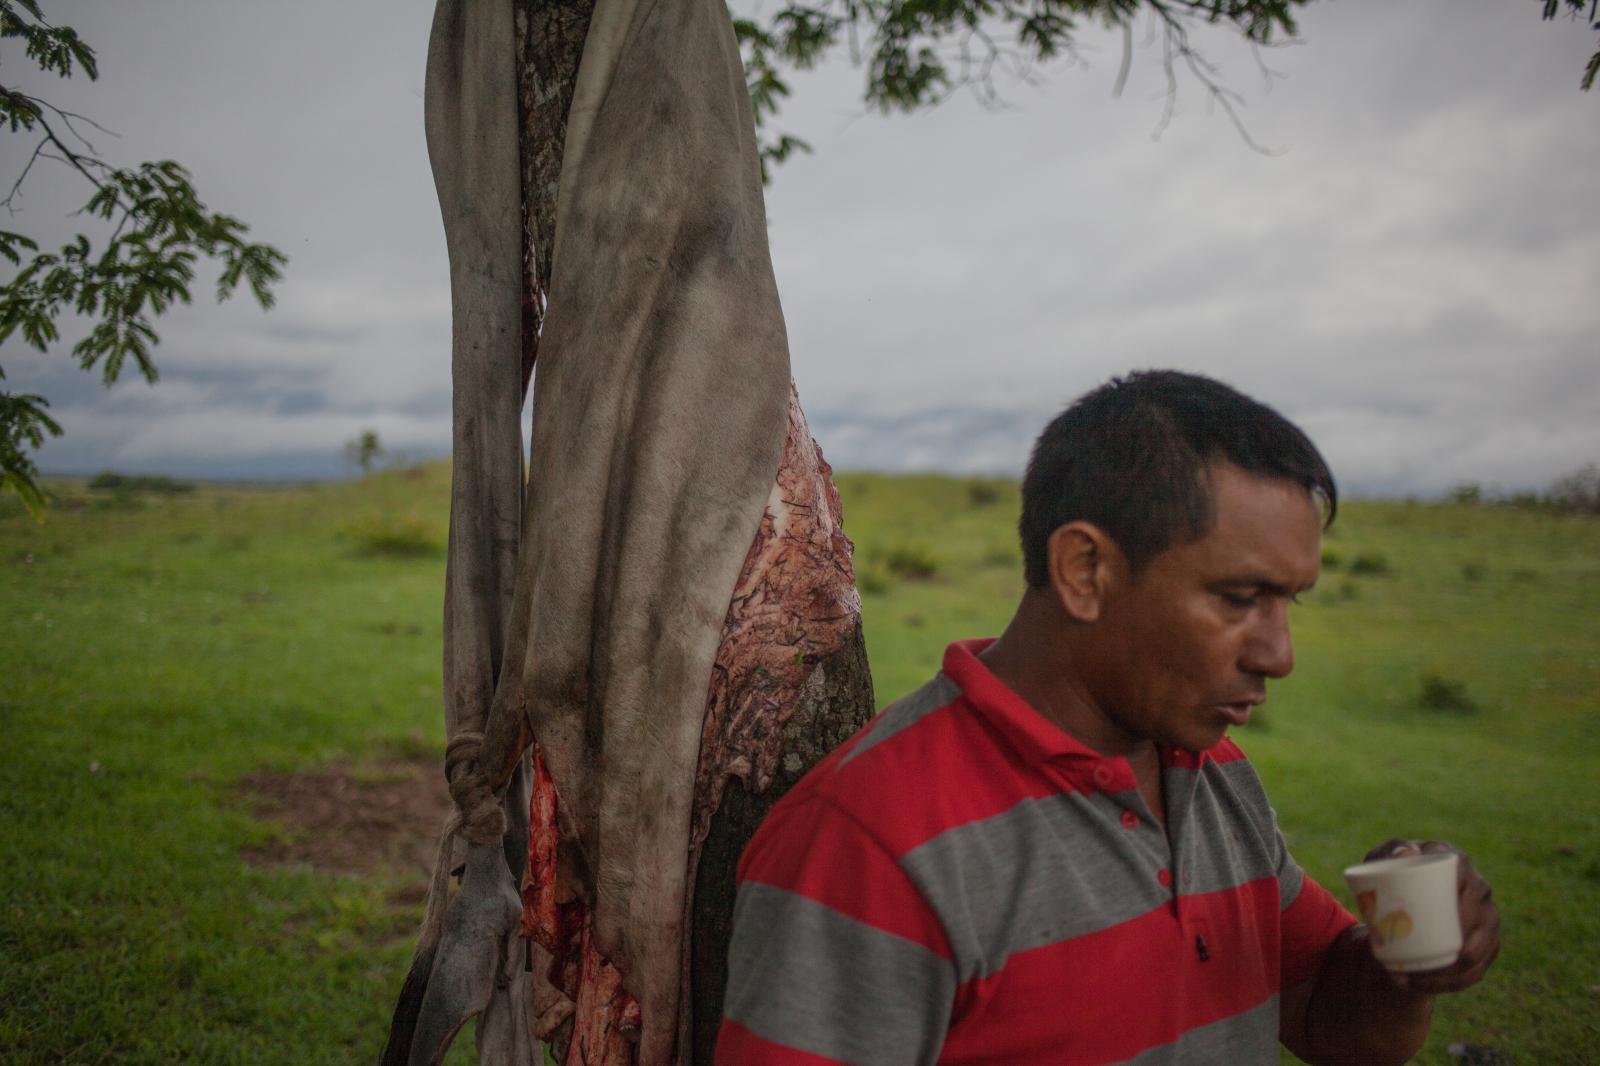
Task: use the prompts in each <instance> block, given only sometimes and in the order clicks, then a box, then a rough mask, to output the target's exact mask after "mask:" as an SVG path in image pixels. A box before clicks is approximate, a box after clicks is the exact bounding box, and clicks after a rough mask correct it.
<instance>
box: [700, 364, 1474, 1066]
mask: <svg viewBox="0 0 1600 1066" xmlns="http://www.w3.org/2000/svg"><path fill="white" fill-rule="evenodd" d="M1022 492H1023V504H1022V522H1021V531H1022V541H1023V552H1024V563H1025V568H1026V575H1027V584H1028V587H1027V591H1026V592H1025V593H1024V595H1023V598H1022V602H1021V604H1020V605H1019V606H1018V608H1017V611H1016V614H1015V616H1014V618H1013V619H1012V621H1011V623H1010V625H1009V626H1008V627H1007V628H1006V631H1005V632H1004V634H1002V635H1001V636H1000V638H999V639H997V640H994V641H973V642H965V643H957V644H954V645H951V647H950V648H949V649H948V650H947V651H946V653H945V658H944V666H943V670H942V671H941V673H940V674H939V675H938V676H937V677H935V678H934V679H933V680H932V681H931V682H929V683H928V684H927V685H925V686H924V687H923V688H921V689H919V690H918V691H917V692H915V693H913V694H911V695H910V696H907V697H906V698H904V699H902V700H900V701H899V702H898V703H896V704H895V705H894V706H892V707H891V708H889V709H888V710H886V711H885V712H884V713H883V714H882V715H880V716H879V717H878V718H877V719H875V720H874V721H873V722H872V723H871V724H870V725H868V726H867V728H866V729H864V730H863V731H862V732H861V733H859V734H858V735H857V736H855V737H854V738H852V739H851V740H850V741H849V742H847V743H846V744H845V745H843V746H842V747H841V748H840V749H839V750H838V751H836V752H835V753H834V754H833V755H832V756H830V757H829V758H828V759H827V760H825V761H824V762H823V763H821V764H820V765H818V766H817V768H816V769H815V770H814V771H812V773H810V774H809V775H808V776H807V777H806V778H805V779H803V780H802V781H801V782H800V784H798V785H797V786H796V787H795V788H794V789H793V791H792V792H790V794H789V795H787V796H785V797H784V799H783V800H782V801H781V802H780V803H779V804H778V805H777V806H776V807H775V808H774V809H773V811H772V813H771V815H770V816H769V817H768V819H767V821H766V823H765V824H764V825H763V826H762V828H761V830H760V831H759V832H758V833H757V835H756V837H755V839H754V840H753V841H752V842H751V844H750V847H749V849H748V850H747V851H746V853H745V855H744V858H743V860H742V862H741V864H740V891H739V900H738V905H737V908H736V912H735V919H734V920H735V928H734V935H733V942H732V947H731V950H730V979H729V987H728V995H727V1005H726V1014H725V1017H724V1022H723V1026H722V1032H721V1036H720V1041H719V1046H718V1054H717V1061H718V1062H719V1063H727V1064H736V1063H758V1062H759V1063H773V1064H784V1063H808V1064H815V1063H828V1062H846V1063H863V1064H872V1066H876V1064H880V1063H883V1064H888V1063H933V1062H939V1063H977V1062H986V1063H1007V1064H1027V1063H1040V1064H1043V1063H1050V1064H1064V1066H1071V1064H1075V1063H1107V1062H1138V1063H1140V1064H1141V1066H1143V1064H1153V1063H1227V1064H1233V1063H1275V1062H1276V1061H1277V1044H1278V1043H1279V1041H1281V1042H1282V1043H1283V1044H1285V1045H1286V1046H1288V1048H1289V1049H1290V1050H1292V1051H1293V1052H1294V1053H1295V1054H1297V1055H1299V1056H1300V1057H1302V1058H1304V1059H1306V1060H1308V1061H1311V1062H1335V1063H1342V1062H1348V1063H1360V1064H1362V1066H1370V1064H1373V1063H1383V1062H1402V1061H1404V1060H1406V1059H1407V1058H1409V1057H1410V1056H1411V1055H1413V1054H1415V1052H1416V1051H1417V1049H1418V1048H1419V1047H1420V1046H1421V1044H1422V1041H1423V1039H1424V1038H1425V1037H1426V1035H1427V1028H1428V1018H1429V1015H1430V1012H1431V1010H1432V1004H1433V996H1434V995H1435V994H1436V993H1439V992H1449V991H1455V990H1458V989H1461V988H1465V987H1467V986H1468V985H1471V984H1473V983H1475V982H1476V981H1478V980H1479V979H1480V978H1481V977H1482V976H1483V973H1484V971H1485V970H1486V969H1487V968H1488V966H1489V964H1490V962H1492V961H1493V958H1494V956H1495V954H1496V953H1497V952H1498V950H1499V939H1498V927H1499V918H1498V915H1497V912H1496V910H1495V908H1494V905H1493V903H1492V902H1490V899H1489V889H1488V885H1487V884H1485V883H1484V881H1483V880H1482V878H1481V877H1479V876H1478V875H1477V874H1476V872H1474V871H1473V870H1472V868H1471V864H1470V863H1468V862H1466V861H1465V860H1463V861H1462V863H1461V868H1462V871H1463V872H1462V875H1461V880H1460V897H1461V908H1462V925H1463V929H1464V932H1465V943H1464V947H1463V949H1462V952H1461V955H1460V957H1459V958H1458V960H1457V961H1456V963H1455V964H1454V965H1452V966H1451V967H1449V968H1448V969H1445V970H1442V971H1438V972H1435V973H1432V974H1428V975H1411V976H1409V977H1408V978H1397V977H1392V976H1390V975H1389V974H1388V973H1387V972H1386V971H1385V970H1384V969H1383V968H1382V967H1381V966H1380V965H1379V964H1378V963H1377V962H1376V961H1375V960H1374V959H1373V957H1372V954H1371V952H1370V950H1369V949H1368V946H1367V939H1366V931H1365V929H1364V927H1362V926H1360V925H1358V924H1356V922H1355V919H1354V918H1352V917H1351V916H1350V915H1349V914H1348V913H1346V912H1345V910H1344V909H1343V908H1342V907H1340V906H1339V904H1338V903H1337V902H1336V901H1335V900H1334V899H1333V897H1332V896H1331V895H1330V894H1329V893H1328V892H1327V891H1326V890H1324V889H1323V888H1322V887H1321V886H1320V885H1318V884H1317V883H1316V882H1314V881H1312V880H1311V879H1310V878H1309V877H1306V876H1305V875H1304V874H1303V873H1302V872H1301V870H1300V868H1299V867H1298V866H1297V865H1296V864H1295V862H1294V860H1293V859H1292V858H1291V857H1290V856H1289V854H1288V852H1287V850H1286V848H1285V846H1284V842H1283V837H1282V835H1281V834H1280V833H1279V832H1278V828H1277V824H1276V820H1275V817H1274V815H1273V812H1272V809H1271V807H1269V806H1268V803H1267V798H1266V795H1265V794H1264V793H1263V791H1262V789H1261V784H1260V782H1259V781H1258V780H1257V779H1256V776H1255V774H1254V772H1253V771H1252V770H1251V768H1250V764H1249V763H1248V762H1247V761H1246V760H1245V758H1244V756H1243V754H1242V753H1241V752H1240V751H1239V749H1238V748H1237V747H1236V746H1235V745H1234V744H1233V743H1232V742H1231V741H1229V740H1227V739H1225V737H1224V732H1225V731H1226V729H1227V727H1228V726H1230V725H1243V724H1244V723H1245V722H1246V721H1248V720H1249V717H1250V714H1251V709H1252V708H1253V707H1255V706H1256V705H1258V704H1260V703H1261V702H1262V701H1263V700H1264V699H1265V698H1266V681H1267V679H1268V678H1281V677H1284V676H1286V675H1287V674H1288V673H1289V671H1290V670H1291V669H1292V667H1293V665H1294V656H1293V650H1292V646H1291V644H1290V639H1289V620H1288V610H1289V605H1290V604H1291V603H1292V602H1293V601H1294V598H1295V597H1296V596H1297V595H1298V594H1299V593H1301V592H1303V591H1305V590H1306V589H1309V588H1310V587H1311V585H1312V583H1313V582H1314V581H1315V580H1316V577H1317V570H1318V567H1319V564H1320V557H1321V530H1322V528H1323V525H1324V523H1323V520H1322V514H1321V510H1322V508H1323V507H1325V508H1326V510H1327V520H1328V521H1330V522H1331V521H1332V519H1333V515H1334V513H1335V511H1336V508H1337V491H1336V489H1335V486H1334V481H1333V477H1332V475H1331V474H1330V473H1329V471H1328V468H1327V465H1326V463H1325V462H1324V461H1323V459H1322V457H1321V455H1319V454H1318V453H1317V450H1316V448H1315V447H1314V446H1313V445H1312V444H1311V442H1310V441H1309V440H1308V439H1307V438H1306V437H1305V435H1304V434H1303V433H1302V432H1301V431H1300V430H1299V429H1297V428H1296V427H1295V426H1293V425H1292V424H1290V423H1289V422H1288V421H1286V420H1285V419H1284V418H1283V417H1282V416H1280V415H1278V414H1277V413H1276V412H1274V411H1272V410H1270V409H1269V408H1267V407H1264V406H1262V405H1261V404H1259V403H1256V402H1255V401H1254V400H1251V399H1249V398H1248V397H1245V396H1243V395H1241V394H1239V393H1238V392H1236V391H1234V390H1233V389H1231V388H1229V387H1227V386H1225V385H1222V384H1220V383H1218V382H1215V381H1212V380H1210V379H1208V378H1203V377H1198V376H1194V375H1189V374H1181V373H1176V372H1171V371H1152V372H1147V373H1140V374H1133V375H1129V376H1128V377H1126V378H1123V379H1121V380H1113V381H1112V382H1110V383H1108V384H1107V385H1104V386H1102V387H1101V388H1099V389H1096V390H1094V391H1093V392H1091V393H1089V394H1088V395H1086V396H1084V397H1082V398H1081V399H1080V400H1078V401H1077V402H1076V403H1075V404H1073V405H1072V407H1070V408H1069V409H1068V410H1067V411H1066V412H1064V413H1063V414H1062V415H1061V416H1059V417H1058V418H1057V419H1056V420H1055V421H1054V422H1053V423H1051V425H1050V426H1049V427H1048V428H1047V429H1046V430H1045V431H1044V433H1043V435H1042V436H1041V437H1040V438H1039V440H1038V442H1037V443H1036V445H1035V447H1034V452H1033V456H1032V458H1031V460H1030V462H1029V465H1028V471H1027V475H1026V477H1025V479H1024V481H1023V490H1022ZM1419 847H1420V848H1427V849H1433V848H1441V847H1447V845H1442V844H1438V843H1437V842H1428V843H1426V844H1417V843H1414V842H1402V841H1391V842H1390V843H1389V844H1386V845H1380V846H1379V847H1378V848H1376V849H1374V851H1373V853H1372V855H1373V856H1374V857H1376V856H1377V855H1380V854H1389V853H1393V852H1395V851H1400V850H1405V849H1415V848H1419Z"/></svg>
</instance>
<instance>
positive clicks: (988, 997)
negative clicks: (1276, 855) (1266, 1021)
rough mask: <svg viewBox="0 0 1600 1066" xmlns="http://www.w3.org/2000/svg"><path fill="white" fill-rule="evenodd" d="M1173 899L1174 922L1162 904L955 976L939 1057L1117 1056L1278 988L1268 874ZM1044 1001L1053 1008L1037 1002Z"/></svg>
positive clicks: (1056, 1059) (1273, 884)
mask: <svg viewBox="0 0 1600 1066" xmlns="http://www.w3.org/2000/svg"><path fill="white" fill-rule="evenodd" d="M1182 907H1183V912H1182V921H1181V922H1180V921H1179V919H1178V918H1177V917H1176V916H1175V915H1174V913H1173V911H1172V908H1171V907H1170V906H1162V907H1160V908H1158V909H1156V910H1154V911H1150V912H1148V913H1146V914H1144V915H1141V916H1140V917H1138V918H1134V919H1131V920H1130V921H1127V922H1123V923H1121V924H1119V925H1115V926H1112V927H1111V928H1109V929H1104V930H1101V931H1099V932H1096V933H1090V934H1088V935H1086V936H1081V937H1077V938H1074V939H1072V940H1067V941H1062V942H1061V943H1057V944H1052V945H1049V946H1047V947H1042V948H1037V949H1035V950H1033V951H1027V952H1022V953H1020V954H1017V955H1012V956H1011V957H1010V958H1009V959H1008V960H1007V962H1006V965H1005V968H1004V969H1003V970H1002V971H1001V972H1000V973H998V974H995V975H993V976H991V977H988V978H984V979H981V980H978V981H972V982H969V983H968V984H967V985H964V986H963V987H962V988H961V989H960V990H959V991H958V992H957V994H956V1009H955V1019H954V1022H953V1024H952V1026H951V1030H950V1037H949V1039H948V1040H947V1041H946V1042H945V1046H944V1054H943V1056H942V1057H941V1059H942V1061H947V1062H952V1063H953V1062H963V1061H968V1060H971V1061H988V1062H1023V1061H1038V1062H1051V1063H1060V1064H1062V1066H1068V1064H1071V1063H1080V1062H1081V1063H1097V1062H1115V1061H1118V1060H1121V1059H1126V1058H1131V1057H1133V1056H1134V1055H1137V1054H1138V1053H1139V1052H1141V1051H1143V1050H1145V1049H1146V1048H1150V1047H1155V1046H1157V1045H1160V1044H1166V1043H1169V1042H1171V1041H1173V1040H1176V1039H1178V1038H1179V1037H1180V1036H1182V1035H1183V1034H1184V1033H1185V1032H1187V1031H1189V1030H1190V1029H1194V1028H1196V1027H1198V1026H1202V1025H1208V1024H1210V1023H1212V1022H1216V1021H1220V1020H1222V1019H1224V1018H1229V1017H1232V1016H1233V1015H1236V1014H1240V1013H1242V1012H1244V1011H1247V1010H1249V1009H1250V1008H1252V1007H1255V1006H1258V1005H1259V1004H1261V1003H1262V1002H1264V1001H1265V1000H1266V999H1267V998H1268V997H1269V996H1271V995H1272V994H1273V993H1274V992H1276V991H1277V990H1278V983H1277V976H1278V975H1277V965H1276V960H1277V957H1278V944H1277V929H1278V885H1277V881H1276V880H1275V879H1273V878H1263V879H1261V880H1258V881H1252V882H1250V883H1249V884H1246V885H1241V886H1240V887H1238V888H1236V889H1231V890H1228V891H1225V892H1212V893H1207V894H1205V895H1200V896H1185V897H1183V901H1182ZM1197 934H1198V935H1203V936H1204V937H1205V940H1206V946H1207V956H1208V957H1207V959H1206V961H1203V962H1202V961H1201V960H1200V957H1199V953H1198V952H1197V950H1196V947H1195V943H1194V939H1195V936H1196V935H1197ZM1045 1003H1049V1004H1053V1005H1054V1007H1053V1008H1052V1009H1049V1010H1041V1009H1040V1006H1041V1004H1045ZM1130 1004H1137V1005H1138V1006H1137V1009H1136V1010H1130Z"/></svg>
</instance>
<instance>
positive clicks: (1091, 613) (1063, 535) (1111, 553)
mask: <svg viewBox="0 0 1600 1066" xmlns="http://www.w3.org/2000/svg"><path fill="white" fill-rule="evenodd" d="M1119 557H1120V551H1119V549H1118V548H1117V546H1116V543H1115V542H1113V541H1112V539H1111V538H1110V537H1108V536H1107V535H1106V533H1105V531H1104V530H1103V529H1101V528H1100V527H1099V526H1097V525H1095V524H1094V523H1093V522H1083V521H1077V522H1068V523H1067V524H1066V525H1064V526H1061V527H1060V528H1058V529H1057V530H1056V531H1055V532H1054V533H1052V534H1050V541H1049V559H1050V588H1051V591H1053V592H1054V593H1055V596H1056V600H1057V601H1058V602H1059V603H1060V604H1061V607H1062V609H1063V610H1065V611H1066V612H1067V616H1068V617H1069V618H1071V619H1073V620H1074V621H1077V622H1094V621H1098V620H1099V618H1100V611H1101V609H1102V608H1103V607H1104V605H1105V597H1106V590H1107V589H1108V588H1110V586H1111V582H1112V577H1113V575H1112V567H1113V565H1114V563H1115V560H1116V559H1117V558H1119Z"/></svg>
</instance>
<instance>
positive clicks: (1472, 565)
mask: <svg viewBox="0 0 1600 1066" xmlns="http://www.w3.org/2000/svg"><path fill="white" fill-rule="evenodd" d="M1488 572H1489V564H1488V563H1485V562H1484V561H1483V560H1482V559H1468V560H1467V561H1466V562H1464V563H1462V564H1461V576H1462V577H1463V578H1465V579H1467V580H1468V581H1481V580H1483V576H1484V575H1485V574H1487V573H1488Z"/></svg>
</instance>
